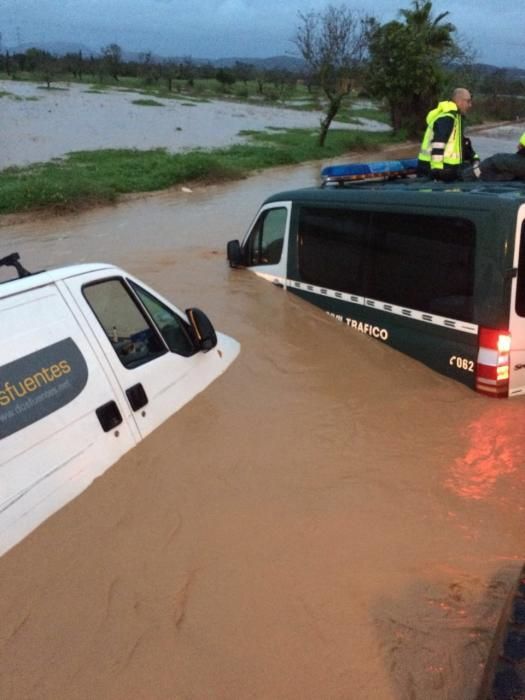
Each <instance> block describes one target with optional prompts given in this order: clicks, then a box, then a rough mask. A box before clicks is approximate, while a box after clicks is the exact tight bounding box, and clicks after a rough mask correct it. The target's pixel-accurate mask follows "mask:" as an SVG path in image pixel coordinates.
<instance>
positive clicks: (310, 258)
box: [299, 207, 369, 294]
mask: <svg viewBox="0 0 525 700" xmlns="http://www.w3.org/2000/svg"><path fill="white" fill-rule="evenodd" d="M368 217H369V214H368V213H367V212H361V211H352V210H349V209H324V208H314V207H302V208H301V211H300V213H299V270H300V275H301V279H302V280H304V281H305V282H309V283H310V284H315V285H317V286H319V287H327V288H328V289H335V290H338V291H341V292H351V293H353V294H363V265H364V262H365V245H366V227H367V221H368Z"/></svg>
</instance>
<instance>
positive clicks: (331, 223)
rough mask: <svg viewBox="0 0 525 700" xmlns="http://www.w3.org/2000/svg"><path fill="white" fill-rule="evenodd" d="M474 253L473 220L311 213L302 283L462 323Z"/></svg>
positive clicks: (305, 226)
mask: <svg viewBox="0 0 525 700" xmlns="http://www.w3.org/2000/svg"><path fill="white" fill-rule="evenodd" d="M474 253H475V227H474V224H473V223H472V222H471V221H468V220H466V219H461V218H453V217H437V216H422V215H418V214H405V213H403V214H398V213H384V212H363V211H352V210H347V209H324V208H316V209H314V208H306V207H305V208H303V209H302V210H301V213H300V217H299V271H300V276H301V279H302V280H304V281H306V282H309V283H311V284H315V285H317V286H320V287H327V288H329V289H334V290H338V291H343V292H349V293H353V294H357V295H360V296H366V297H369V298H372V299H377V300H380V301H384V302H387V303H390V304H395V305H398V306H402V307H408V308H411V309H417V310H420V311H425V312H428V313H432V314H436V315H439V316H445V317H448V318H454V319H458V320H462V321H471V320H472V298H473V289H474Z"/></svg>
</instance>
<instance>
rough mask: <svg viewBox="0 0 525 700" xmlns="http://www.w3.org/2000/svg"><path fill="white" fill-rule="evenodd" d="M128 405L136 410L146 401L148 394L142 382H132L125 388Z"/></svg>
mask: <svg viewBox="0 0 525 700" xmlns="http://www.w3.org/2000/svg"><path fill="white" fill-rule="evenodd" d="M126 396H127V397H128V401H129V405H130V406H131V408H132V409H133V410H134V411H138V410H139V409H140V408H143V407H144V406H145V405H146V404H147V403H148V396H147V394H146V391H145V389H144V387H143V386H142V384H134V385H133V386H130V387H129V389H126Z"/></svg>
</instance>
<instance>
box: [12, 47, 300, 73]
mask: <svg viewBox="0 0 525 700" xmlns="http://www.w3.org/2000/svg"><path fill="white" fill-rule="evenodd" d="M33 48H34V49H41V50H42V51H47V52H49V53H50V54H53V55H54V56H64V55H65V54H67V53H78V52H79V51H81V52H82V55H83V56H84V57H86V58H88V57H89V56H99V55H100V48H102V47H99V48H98V49H97V50H93V48H91V47H89V46H86V45H85V44H79V43H75V42H67V41H56V42H49V41H35V42H33V43H29V42H26V43H24V44H18V46H11V47H7V49H6V50H7V51H9V53H11V54H13V53H25V52H26V51H27V50H28V49H33ZM145 53H146V52H145V51H144V52H138V51H126V50H125V49H122V57H123V59H124V60H125V61H140V60H142V58H143V56H144V54H145ZM152 58H153V60H154V61H156V62H163V61H175V62H176V63H183V62H184V61H186V60H187V59H188V58H191V60H192V61H193V63H197V64H202V63H210V64H211V65H212V66H217V68H229V67H230V66H234V65H235V63H236V62H237V61H239V62H240V63H248V64H251V65H253V66H255V67H256V68H262V69H269V70H271V69H275V68H280V69H286V70H289V71H300V70H302V69H303V68H304V66H305V63H304V61H303V59H302V58H299V57H297V56H270V57H269V58H245V57H241V56H239V57H232V58H193V57H188V56H160V55H159V54H155V53H152Z"/></svg>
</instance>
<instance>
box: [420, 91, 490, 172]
mask: <svg viewBox="0 0 525 700" xmlns="http://www.w3.org/2000/svg"><path fill="white" fill-rule="evenodd" d="M471 106H472V97H471V95H470V92H469V91H468V90H466V89H465V88H456V89H455V90H454V92H453V93H452V99H451V100H445V101H443V102H440V103H439V104H438V106H437V107H436V108H435V109H433V110H431V111H430V112H429V113H428V114H427V129H426V131H425V135H424V137H423V142H422V144H421V151H420V153H419V158H418V168H417V172H418V175H424V176H427V177H431V178H432V179H434V180H443V181H445V182H450V181H451V180H457V179H460V178H461V171H462V169H463V167H464V166H467V165H473V164H474V163H475V162H476V161H479V158H478V156H477V154H476V153H475V151H474V149H473V147H472V144H471V142H470V139H469V138H468V137H466V136H465V135H464V117H465V115H466V114H467V112H468V111H469V109H470V108H471Z"/></svg>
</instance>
